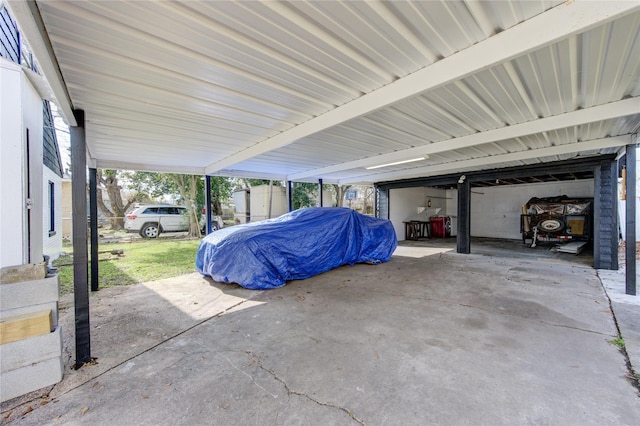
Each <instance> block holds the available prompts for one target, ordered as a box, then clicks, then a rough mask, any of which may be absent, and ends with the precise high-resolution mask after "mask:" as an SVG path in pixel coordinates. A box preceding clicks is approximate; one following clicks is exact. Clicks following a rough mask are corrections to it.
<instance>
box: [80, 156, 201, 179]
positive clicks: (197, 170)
mask: <svg viewBox="0 0 640 426" xmlns="http://www.w3.org/2000/svg"><path fill="white" fill-rule="evenodd" d="M91 162H92V163H93V168H97V169H118V170H135V171H139V172H157V173H177V174H183V175H203V176H204V174H205V173H204V167H180V166H175V165H159V164H143V163H133V162H126V161H110V160H95V159H91ZM87 163H89V158H87ZM87 167H92V166H91V165H89V164H87Z"/></svg>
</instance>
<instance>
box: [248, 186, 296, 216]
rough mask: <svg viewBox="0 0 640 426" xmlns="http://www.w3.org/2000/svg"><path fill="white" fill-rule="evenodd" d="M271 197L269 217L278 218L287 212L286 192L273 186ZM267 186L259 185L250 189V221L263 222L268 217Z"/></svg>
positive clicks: (280, 187)
mask: <svg viewBox="0 0 640 426" xmlns="http://www.w3.org/2000/svg"><path fill="white" fill-rule="evenodd" d="M272 189H273V194H272V196H271V198H272V199H271V217H272V218H273V217H278V216H281V215H283V214H285V213H286V212H288V211H289V203H288V202H287V190H286V189H285V188H284V187H282V186H273V187H272ZM269 192H270V190H269V185H259V186H254V187H252V188H251V195H250V197H251V201H250V209H251V221H252V222H254V221H258V220H265V219H268V218H269V217H268V216H269V197H270V195H269Z"/></svg>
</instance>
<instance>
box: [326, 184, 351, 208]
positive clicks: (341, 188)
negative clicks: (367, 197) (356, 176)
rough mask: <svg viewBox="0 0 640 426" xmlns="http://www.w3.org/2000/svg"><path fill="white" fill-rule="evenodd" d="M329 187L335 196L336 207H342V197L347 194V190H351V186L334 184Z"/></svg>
mask: <svg viewBox="0 0 640 426" xmlns="http://www.w3.org/2000/svg"><path fill="white" fill-rule="evenodd" d="M331 187H332V188H333V190H334V192H335V194H336V206H337V207H342V206H343V205H344V203H343V201H344V197H345V195H346V194H347V190H348V189H349V188H351V185H337V184H335V183H334V184H332V185H331Z"/></svg>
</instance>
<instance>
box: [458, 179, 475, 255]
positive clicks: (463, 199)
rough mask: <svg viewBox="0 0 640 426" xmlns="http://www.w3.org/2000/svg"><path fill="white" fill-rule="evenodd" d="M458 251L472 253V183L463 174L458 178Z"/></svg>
mask: <svg viewBox="0 0 640 426" xmlns="http://www.w3.org/2000/svg"><path fill="white" fill-rule="evenodd" d="M456 249H457V251H458V253H464V254H469V253H471V184H470V183H469V179H466V178H465V176H461V177H460V179H459V180H458V235H457V237H456Z"/></svg>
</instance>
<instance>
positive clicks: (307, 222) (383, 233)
mask: <svg viewBox="0 0 640 426" xmlns="http://www.w3.org/2000/svg"><path fill="white" fill-rule="evenodd" d="M397 245H398V242H397V238H396V234H395V231H394V229H393V226H392V224H391V222H389V221H388V220H384V219H377V218H374V217H370V216H366V215H363V214H360V213H358V212H356V211H354V210H351V209H348V208H341V207H314V208H305V209H300V210H296V211H293V212H291V213H287V214H284V215H282V216H280V217H277V218H275V219H269V220H265V221H261V222H252V223H247V224H242V225H236V226H232V227H228V228H224V229H221V230H219V231H216V232H212V233H211V234H209V235H207V236H206V237H205V238H204V239H203V240H202V241H201V243H200V247H199V248H198V251H197V253H196V267H197V268H198V270H199V271H200V273H201V274H203V275H205V276H209V277H211V278H212V279H213V280H215V281H218V282H224V283H237V284H239V285H241V286H242V287H245V288H248V289H255V290H265V289H271V288H277V287H281V286H283V285H285V284H286V282H287V281H289V280H299V279H304V278H309V277H312V276H314V275H318V274H321V273H323V272H326V271H329V270H331V269H334V268H337V267H338V266H342V265H353V264H356V263H372V264H377V263H381V262H387V261H389V260H390V259H391V255H392V254H393V252H394V251H395V249H396V247H397Z"/></svg>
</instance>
